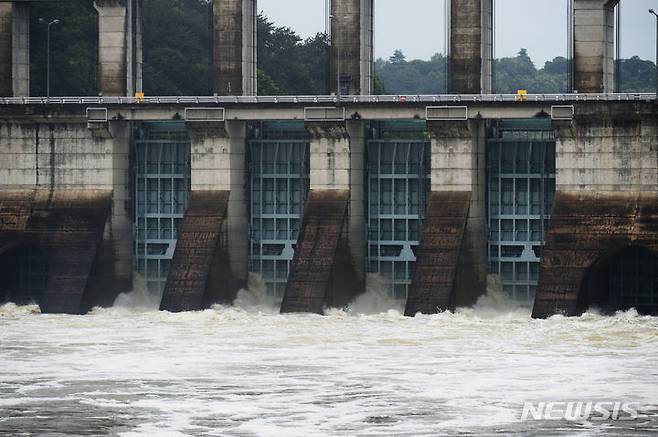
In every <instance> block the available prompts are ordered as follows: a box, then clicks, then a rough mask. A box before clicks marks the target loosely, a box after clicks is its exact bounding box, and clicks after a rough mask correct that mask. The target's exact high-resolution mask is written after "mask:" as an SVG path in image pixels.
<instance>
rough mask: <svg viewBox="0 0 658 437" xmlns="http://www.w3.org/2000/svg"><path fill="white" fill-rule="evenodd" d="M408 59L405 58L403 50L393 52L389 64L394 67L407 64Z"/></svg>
mask: <svg viewBox="0 0 658 437" xmlns="http://www.w3.org/2000/svg"><path fill="white" fill-rule="evenodd" d="M406 59H407V57H406V56H404V53H402V50H399V49H398V50H396V51H394V52H393V56H391V57H390V58H389V62H390V63H391V64H394V65H399V64H405V63H406V62H407V60H406Z"/></svg>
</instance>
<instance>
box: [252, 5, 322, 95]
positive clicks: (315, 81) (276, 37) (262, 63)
mask: <svg viewBox="0 0 658 437" xmlns="http://www.w3.org/2000/svg"><path fill="white" fill-rule="evenodd" d="M257 35H258V68H259V72H258V78H259V82H258V94H260V95H274V94H279V95H285V94H297V95H302V94H326V93H327V89H328V86H327V73H328V71H327V65H328V59H329V40H328V37H327V35H326V34H324V33H318V34H317V35H315V36H314V37H312V38H308V39H306V40H304V41H302V39H301V38H300V37H299V36H298V35H297V34H296V33H295V32H294V31H293V30H292V29H290V28H289V27H276V26H275V25H274V24H273V23H272V22H271V21H269V20H268V19H267V17H265V16H263V15H259V16H258V34H257ZM260 79H263V81H262V82H261V80H260Z"/></svg>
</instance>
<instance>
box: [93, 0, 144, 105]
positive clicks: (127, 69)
mask: <svg viewBox="0 0 658 437" xmlns="http://www.w3.org/2000/svg"><path fill="white" fill-rule="evenodd" d="M94 7H95V8H96V11H97V12H98V62H99V83H100V90H101V93H102V94H103V95H105V96H126V95H128V96H131V95H133V94H134V93H135V92H136V91H140V90H141V88H142V84H141V81H142V53H141V49H142V41H141V38H142V34H141V30H142V24H141V18H142V13H141V11H142V5H141V0H94Z"/></svg>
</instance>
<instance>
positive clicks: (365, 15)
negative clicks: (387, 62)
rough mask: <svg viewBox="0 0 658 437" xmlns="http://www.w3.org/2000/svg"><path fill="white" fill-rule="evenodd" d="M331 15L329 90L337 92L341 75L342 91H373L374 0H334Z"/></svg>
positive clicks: (366, 92)
mask: <svg viewBox="0 0 658 437" xmlns="http://www.w3.org/2000/svg"><path fill="white" fill-rule="evenodd" d="M331 14H332V15H333V17H334V18H332V20H331V48H330V52H329V89H330V90H331V92H333V93H335V92H336V91H337V90H336V87H337V83H338V82H337V79H338V78H337V74H340V76H341V84H342V86H341V89H342V90H341V94H352V95H369V94H372V89H373V0H334V1H332V2H331ZM339 67H340V68H339ZM339 70H340V72H339ZM344 88H347V93H345V92H344V91H345V89H344Z"/></svg>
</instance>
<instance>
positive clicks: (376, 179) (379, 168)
mask: <svg viewBox="0 0 658 437" xmlns="http://www.w3.org/2000/svg"><path fill="white" fill-rule="evenodd" d="M430 149H431V146H430V140H429V135H428V133H427V130H426V124H425V122H415V121H411V122H387V123H375V124H372V125H371V127H370V138H369V139H368V144H367V163H368V164H367V172H368V175H367V196H368V212H367V220H368V229H367V241H368V253H367V271H368V273H379V274H381V275H382V276H383V277H384V278H386V280H387V281H388V286H389V290H388V291H389V294H390V295H391V296H392V297H394V298H396V299H405V300H406V298H407V293H408V289H409V285H410V284H411V278H412V275H413V266H414V262H415V261H416V255H415V252H414V251H415V250H416V248H417V247H418V245H419V244H420V237H421V232H422V229H423V219H424V218H425V210H426V208H427V196H428V192H429V188H430Z"/></svg>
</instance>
